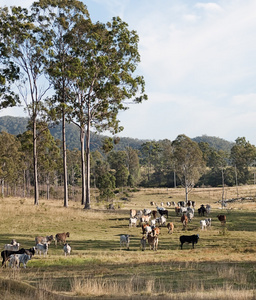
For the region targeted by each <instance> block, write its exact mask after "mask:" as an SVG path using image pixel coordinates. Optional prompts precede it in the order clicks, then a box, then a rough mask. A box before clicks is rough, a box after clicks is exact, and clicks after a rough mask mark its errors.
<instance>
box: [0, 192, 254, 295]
mask: <svg viewBox="0 0 256 300" xmlns="http://www.w3.org/2000/svg"><path fill="white" fill-rule="evenodd" d="M255 193H256V187H255V186H246V187H239V194H240V196H242V195H243V197H246V196H255ZM129 194H130V196H131V197H130V198H129V200H130V201H124V202H123V204H122V206H121V209H116V210H105V209H103V207H104V206H99V205H96V204H95V203H92V209H91V210H89V211H88V210H84V209H83V206H82V205H81V204H80V203H79V202H73V201H70V202H69V207H68V208H64V207H63V203H62V201H59V200H54V201H52V200H42V201H41V200H40V201H39V206H34V205H33V199H30V198H27V199H23V198H4V199H0V246H1V248H3V246H4V244H5V243H9V242H10V241H11V239H12V238H15V239H16V240H17V241H18V242H20V243H21V246H22V247H25V248H30V247H32V246H34V239H35V236H37V235H50V234H53V235H55V234H56V233H58V232H67V231H69V232H70V238H69V239H68V242H69V243H70V245H71V247H72V252H71V256H70V257H65V256H64V253H63V249H62V246H60V245H58V246H57V247H55V245H54V243H52V244H51V245H50V247H49V254H48V255H47V257H43V255H42V256H41V257H40V256H39V255H36V256H35V257H33V259H32V260H31V261H29V262H28V265H27V269H23V268H21V269H20V270H17V271H14V270H11V269H9V268H6V269H1V270H0V279H1V278H2V280H8V282H9V281H10V280H12V281H14V282H17V283H19V284H20V285H18V284H16V287H14V289H13V288H10V285H8V284H7V285H6V284H5V285H4V288H3V289H1V287H0V295H1V296H2V295H4V296H3V297H1V299H7V300H8V299H14V298H11V295H12V293H13V292H15V290H17V291H18V290H19V288H21V289H22V290H23V291H24V293H25V296H24V295H23V293H19V292H18V294H19V297H20V298H19V297H18V296H17V295H16V296H15V299H18V300H19V299H20V300H23V299H28V300H30V299H39V300H40V299H47V300H48V299H51V297H53V298H52V299H54V295H55V294H54V293H57V294H61V295H63V297H64V296H65V295H69V296H74V297H80V298H81V297H82V298H83V297H84V298H88V297H103V296H106V297H107V296H108V297H110V298H114V297H116V298H117V299H118V296H120V295H122V297H123V298H125V297H142V299H144V298H145V299H148V298H152V299H153V298H156V297H159V299H165V298H166V299H192V298H194V299H253V297H255V296H256V294H255V293H254V290H255V282H256V273H255V270H256V256H255V254H256V202H254V201H247V202H246V201H240V202H234V203H232V204H230V205H229V206H228V207H227V209H224V210H221V209H220V203H219V202H218V201H219V200H220V199H221V189H206V188H204V189H195V191H194V192H193V194H191V195H190V199H191V200H195V201H196V203H197V207H198V206H199V205H200V204H201V203H204V204H207V203H209V204H210V205H211V206H212V212H211V215H210V217H211V218H212V227H211V228H210V229H209V230H207V231H202V230H201V229H200V225H199V222H200V219H202V218H201V217H199V216H198V214H197V212H196V213H195V218H194V219H193V220H192V222H191V223H189V225H188V228H187V230H186V231H183V230H182V224H181V222H180V216H176V215H175V212H174V208H173V207H172V208H168V210H169V212H170V217H169V219H168V221H172V222H174V225H175V230H174V233H173V234H172V235H169V234H168V232H167V228H165V227H163V228H161V234H160V236H159V250H158V251H157V252H154V251H149V248H148V246H147V249H146V251H144V252H142V251H141V250H140V238H141V236H142V234H141V228H140V227H136V228H129V226H128V224H129V209H130V208H135V209H138V210H139V209H144V208H151V209H154V207H151V206H150V201H154V202H156V203H158V204H160V203H161V202H164V203H166V202H167V201H175V202H177V201H179V200H184V191H183V189H168V190H167V189H141V190H140V191H138V192H136V193H131V192H129ZM226 194H227V197H229V198H235V197H236V189H235V188H227V192H226ZM220 213H224V214H226V215H227V224H226V226H225V227H223V226H221V224H220V222H219V221H218V219H217V217H216V216H217V215H218V214H220ZM194 233H199V235H200V239H199V243H198V244H197V245H195V249H191V245H189V244H185V245H184V250H180V244H179V236H180V235H182V234H194ZM121 234H129V235H130V237H131V243H130V250H129V251H128V250H126V249H125V248H121V249H120V245H119V236H120V235H121ZM22 283H24V284H26V285H25V286H23V285H22ZM8 286H9V288H8ZM28 287H33V288H31V289H28ZM26 291H27V292H26ZM46 291H47V293H50V294H47V296H46V295H45V292H46ZM52 293H53V294H52ZM16 294H17V293H16ZM35 295H36V296H35ZM26 297H27V298H26ZM33 297H34V298H33ZM216 297H217V298H216ZM63 299H64V298H63ZM134 299H135V298H134Z"/></svg>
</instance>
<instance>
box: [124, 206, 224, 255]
mask: <svg viewBox="0 0 256 300" xmlns="http://www.w3.org/2000/svg"><path fill="white" fill-rule="evenodd" d="M150 205H151V206H156V209H154V210H151V209H144V210H139V211H136V210H135V209H131V210H130V218H129V228H131V227H137V226H138V225H139V226H140V227H141V229H142V235H143V236H142V238H141V240H140V246H141V249H142V251H144V250H145V249H146V245H147V242H148V245H149V249H150V250H151V249H152V250H155V251H156V250H157V248H158V241H159V234H160V227H163V226H166V228H167V230H168V233H169V234H172V233H173V231H174V223H173V222H167V219H168V216H169V212H168V210H167V209H165V208H164V207H163V205H164V203H161V206H160V207H159V206H157V204H156V203H154V202H150ZM166 205H167V206H172V205H173V206H174V207H175V213H176V216H180V220H181V223H182V226H183V230H186V228H187V225H188V223H189V222H191V221H192V219H193V218H194V215H195V205H196V203H195V201H188V202H187V203H186V202H185V201H180V202H178V204H177V205H176V203H175V202H167V203H166ZM210 212H211V206H210V205H209V204H207V205H203V204H202V205H201V206H200V207H199V208H198V215H199V216H201V217H207V218H205V219H202V220H200V228H201V229H202V230H206V229H207V228H210V227H211V221H212V219H211V218H209V214H210ZM217 218H218V220H219V221H220V222H221V224H222V225H225V223H226V216H225V215H218V216H217ZM137 223H139V224H137ZM198 239H199V235H198V234H194V235H182V236H180V247H181V249H182V246H183V244H184V243H191V244H192V247H193V248H194V244H196V243H197V242H198ZM129 244H130V236H129V235H128V234H125V235H121V236H120V248H122V247H123V246H125V247H126V248H127V249H129Z"/></svg>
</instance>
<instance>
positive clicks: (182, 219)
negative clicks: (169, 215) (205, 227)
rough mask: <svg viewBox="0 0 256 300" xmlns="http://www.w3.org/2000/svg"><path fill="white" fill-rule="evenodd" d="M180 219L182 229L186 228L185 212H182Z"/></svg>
mask: <svg viewBox="0 0 256 300" xmlns="http://www.w3.org/2000/svg"><path fill="white" fill-rule="evenodd" d="M180 220H181V223H182V225H183V230H185V229H186V228H187V225H188V217H187V216H186V215H185V214H183V215H182V216H181V218H180Z"/></svg>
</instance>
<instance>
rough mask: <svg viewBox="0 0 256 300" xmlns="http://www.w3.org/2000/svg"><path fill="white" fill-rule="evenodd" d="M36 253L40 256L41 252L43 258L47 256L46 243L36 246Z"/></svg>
mask: <svg viewBox="0 0 256 300" xmlns="http://www.w3.org/2000/svg"><path fill="white" fill-rule="evenodd" d="M35 249H36V252H37V253H39V254H40V255H41V252H42V253H43V254H44V256H46V255H47V252H48V249H49V248H48V243H45V244H40V243H39V244H37V245H36V247H35Z"/></svg>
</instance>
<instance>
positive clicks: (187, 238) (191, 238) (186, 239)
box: [180, 234, 199, 249]
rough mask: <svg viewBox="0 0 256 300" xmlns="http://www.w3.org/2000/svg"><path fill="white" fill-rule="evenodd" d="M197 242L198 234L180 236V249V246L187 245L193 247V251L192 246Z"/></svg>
mask: <svg viewBox="0 0 256 300" xmlns="http://www.w3.org/2000/svg"><path fill="white" fill-rule="evenodd" d="M198 240H199V234H193V235H181V236H180V249H182V246H183V244H184V243H189V244H191V243H192V245H193V249H194V244H197V242H198Z"/></svg>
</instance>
